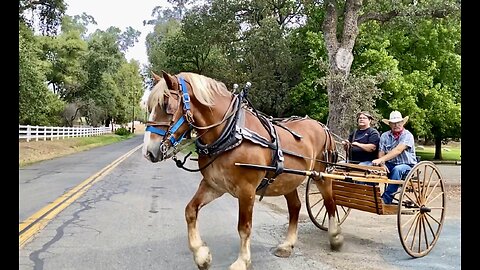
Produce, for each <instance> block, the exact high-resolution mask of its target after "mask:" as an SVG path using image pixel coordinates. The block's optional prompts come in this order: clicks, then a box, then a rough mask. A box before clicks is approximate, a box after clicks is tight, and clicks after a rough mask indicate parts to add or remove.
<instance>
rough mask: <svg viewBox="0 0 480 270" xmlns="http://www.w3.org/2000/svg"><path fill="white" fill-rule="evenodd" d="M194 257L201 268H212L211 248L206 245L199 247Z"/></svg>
mask: <svg viewBox="0 0 480 270" xmlns="http://www.w3.org/2000/svg"><path fill="white" fill-rule="evenodd" d="M193 259H194V260H195V263H196V264H197V267H198V269H199V270H208V269H209V268H210V264H211V263H212V254H211V253H210V249H209V248H208V247H206V246H202V247H200V248H198V250H197V252H195V255H194V258H193Z"/></svg>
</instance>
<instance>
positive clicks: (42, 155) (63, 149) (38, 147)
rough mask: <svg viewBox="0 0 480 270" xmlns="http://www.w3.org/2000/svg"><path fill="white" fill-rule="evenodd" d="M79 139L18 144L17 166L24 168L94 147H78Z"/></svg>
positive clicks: (22, 142)
mask: <svg viewBox="0 0 480 270" xmlns="http://www.w3.org/2000/svg"><path fill="white" fill-rule="evenodd" d="M80 142H81V139H80V138H68V139H59V140H53V141H50V140H48V141H30V142H25V141H21V142H19V146H18V148H19V165H20V166H24V165H28V164H32V163H35V162H38V161H43V160H49V159H52V158H56V157H61V156H66V155H69V154H73V153H75V152H79V151H83V150H86V149H91V148H93V147H95V146H96V145H84V146H83V147H80Z"/></svg>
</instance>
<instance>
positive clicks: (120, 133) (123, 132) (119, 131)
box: [115, 127, 131, 136]
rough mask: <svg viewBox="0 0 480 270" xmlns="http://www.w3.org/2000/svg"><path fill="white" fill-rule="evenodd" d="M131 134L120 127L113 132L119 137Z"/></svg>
mask: <svg viewBox="0 0 480 270" xmlns="http://www.w3.org/2000/svg"><path fill="white" fill-rule="evenodd" d="M130 133H131V132H130V131H129V130H128V129H127V128H125V127H120V128H117V129H116V130H115V134H117V135H119V136H125V135H128V134H130Z"/></svg>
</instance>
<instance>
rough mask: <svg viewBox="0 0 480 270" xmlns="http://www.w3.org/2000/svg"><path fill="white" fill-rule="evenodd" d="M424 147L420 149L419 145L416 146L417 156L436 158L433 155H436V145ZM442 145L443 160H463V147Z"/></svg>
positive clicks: (425, 158) (422, 158) (429, 158)
mask: <svg viewBox="0 0 480 270" xmlns="http://www.w3.org/2000/svg"><path fill="white" fill-rule="evenodd" d="M423 147H424V149H419V147H416V149H415V152H416V154H417V156H420V157H421V160H430V161H432V160H434V159H433V157H434V155H435V147H433V146H432V147H430V146H423ZM446 149H448V151H447V150H445V148H443V147H442V160H449V161H451V160H453V161H460V160H462V158H461V151H460V150H461V149H460V148H459V147H446Z"/></svg>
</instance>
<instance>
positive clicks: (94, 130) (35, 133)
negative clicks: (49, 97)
mask: <svg viewBox="0 0 480 270" xmlns="http://www.w3.org/2000/svg"><path fill="white" fill-rule="evenodd" d="M107 133H112V128H111V127H45V126H29V125H28V126H24V125H18V139H19V140H26V141H27V142H28V141H31V140H35V141H38V140H39V139H40V140H44V141H46V140H47V139H50V140H53V139H57V140H58V139H65V138H71V137H89V136H97V135H102V134H107Z"/></svg>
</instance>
